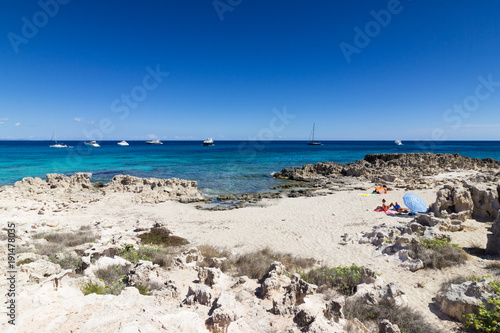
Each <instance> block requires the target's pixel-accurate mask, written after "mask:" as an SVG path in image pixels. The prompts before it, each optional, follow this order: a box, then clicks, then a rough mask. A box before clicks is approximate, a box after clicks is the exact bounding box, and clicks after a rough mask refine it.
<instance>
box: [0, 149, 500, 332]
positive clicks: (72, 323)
mask: <svg viewBox="0 0 500 333" xmlns="http://www.w3.org/2000/svg"><path fill="white" fill-rule="evenodd" d="M275 176H276V177H278V178H286V179H291V180H294V182H292V183H288V184H284V185H282V186H279V187H277V188H276V189H275V192H269V193H258V194H251V195H250V194H242V195H235V196H233V195H225V196H224V195H221V196H219V197H218V198H216V199H217V200H218V201H219V203H218V204H217V205H215V206H214V207H212V208H207V207H201V209H200V207H198V206H200V205H203V204H207V203H211V202H212V200H213V199H210V200H207V198H206V197H205V196H203V194H202V193H201V192H200V191H199V190H198V189H197V184H196V182H193V181H187V180H181V179H175V178H174V179H154V178H150V179H145V178H137V177H132V176H115V177H114V178H113V179H112V180H111V181H110V182H109V183H107V184H99V183H92V182H91V174H88V173H78V174H75V175H73V176H70V177H68V176H65V175H58V174H49V175H47V180H42V179H40V178H25V179H23V180H22V181H19V182H17V183H15V184H14V185H13V186H4V187H2V188H0V198H2V206H1V207H0V210H1V211H2V214H3V215H4V216H6V221H12V222H13V223H16V225H17V227H16V232H17V236H16V244H17V246H18V248H19V252H18V253H17V258H16V261H17V266H18V267H19V275H18V277H19V278H18V281H19V288H20V290H21V294H20V296H19V301H20V303H19V304H20V313H21V317H20V326H19V327H18V328H19V329H20V330H19V332H31V331H33V330H34V329H35V327H36V329H41V330H42V331H43V330H45V331H57V330H58V329H59V331H71V330H77V329H79V330H82V331H86V332H102V331H117V332H139V331H142V332H144V331H146V332H156V331H160V332H161V331H164V332H179V331H182V332H212V333H219V332H220V333H222V332H267V331H269V332H290V333H292V332H297V333H298V332H363V333H370V332H400V331H405V330H407V329H408V328H407V327H406V326H404V325H405V322H404V321H403V322H396V320H397V318H395V317H394V319H391V320H387V319H388V317H387V316H388V315H386V314H385V312H384V314H381V315H380V316H381V317H376V320H373V318H372V319H370V318H365V319H363V318H362V314H353V312H352V311H353V310H352V309H353V307H360V306H361V307H367V308H366V309H369V310H366V311H374V313H375V312H377V311H378V310H377V309H379V308H380V309H386V308H385V307H388V308H387V309H393V310H394V311H395V312H396V313H397V312H401V311H405V313H407V314H408V315H412V316H413V315H415V316H416V314H420V315H421V316H423V319H422V318H420V317H419V318H420V319H419V320H422V321H421V322H419V323H421V324H422V325H424V324H425V325H426V326H425V327H426V328H425V330H426V332H439V331H441V332H444V331H447V332H448V331H450V332H451V331H455V332H459V331H460V330H461V328H460V327H461V325H462V324H461V323H463V322H464V321H465V319H464V317H463V316H464V315H468V314H471V313H474V312H475V311H477V310H478V309H479V308H480V305H481V304H484V305H485V306H488V305H487V304H488V299H492V298H496V297H497V296H496V294H495V291H494V289H493V287H492V283H496V282H495V281H497V280H498V279H499V278H500V264H499V263H498V260H499V255H500V253H499V249H500V213H499V212H500V201H499V193H500V162H498V161H494V160H490V159H485V160H479V159H470V158H467V157H461V156H458V155H442V154H436V155H433V154H393V155H387V154H378V155H367V156H366V157H365V159H364V160H361V161H356V162H353V163H350V164H347V165H341V164H336V163H330V162H324V163H317V164H314V165H306V166H303V167H300V168H289V169H284V170H282V171H281V172H280V173H278V174H276V175H275ZM375 185H386V186H387V187H388V188H389V194H387V195H386V196H387V198H389V197H390V196H391V195H393V197H392V198H394V199H397V198H400V197H401V196H402V194H404V193H405V191H406V190H412V191H416V192H417V193H422V194H425V195H427V202H428V203H429V213H428V214H421V215H417V216H415V217H410V216H408V215H406V214H403V215H397V214H396V213H394V215H386V214H384V213H376V212H373V210H372V209H373V208H374V207H372V205H373V204H375V203H378V202H379V201H380V199H381V197H377V196H371V197H370V196H368V197H366V196H360V194H366V193H367V192H368V191H369V192H371V190H372V189H373V187H374V186H375ZM419 191H420V192H419ZM295 197H300V198H298V199H288V198H295ZM312 197H314V198H312ZM276 198H281V200H273V199H276ZM345 198H347V199H345ZM266 199H271V200H266ZM394 199H391V200H394ZM398 200H399V199H398ZM179 203H182V204H179ZM260 203H264V204H262V205H261V206H258V205H259V204H260ZM186 204H188V205H186ZM220 207H223V208H220ZM245 207H247V208H245ZM260 207H262V208H260ZM195 208H198V209H195ZM234 208H243V209H238V210H236V211H229V210H233V209H234ZM206 210H212V211H206ZM219 210H224V211H220V212H219ZM226 210H227V211H226ZM167 227H168V229H170V230H174V231H175V233H176V234H179V233H180V234H181V235H182V236H183V237H185V238H186V239H187V241H188V242H191V243H192V244H193V245H194V246H193V245H182V244H185V242H184V241H183V240H182V239H181V238H179V237H175V236H174V237H172V234H171V232H170V231H169V230H166V229H165V228H167ZM171 228H173V229H171ZM163 229H165V230H164V232H163V233H164V234H167V235H168V237H167V238H169V240H168V241H169V242H171V241H174V240H175V241H176V242H177V243H176V244H174V243H165V245H162V246H159V245H154V246H151V245H148V244H149V243H147V242H146V243H145V241H143V240H144V239H146V238H145V237H146V236H147V234H150V233H153V232H154V231H159V230H163ZM349 230H350V231H349ZM472 235H474V241H475V242H476V243H474V244H476V245H474V244H471V243H469V242H470V241H469V238H471V236H472ZM2 236H3V235H2ZM162 237H163V236H162ZM212 238H213V240H212ZM151 239H153V238H151ZM262 239H269V242H270V243H267V245H268V246H269V244H271V245H273V244H281V245H280V246H277V247H280V248H281V249H292V250H291V253H293V255H283V256H282V257H280V258H282V261H283V260H289V258H291V257H293V258H295V259H294V260H297V261H304V260H305V259H306V255H305V254H304V253H313V254H314V256H315V260H314V263H313V265H312V266H309V267H307V268H300V269H299V268H297V267H295V266H294V265H295V263H289V264H287V265H289V266H288V267H287V266H286V265H285V264H284V263H283V262H279V261H278V260H276V259H275V258H276V256H278V255H277V254H274V253H272V255H271V257H272V258H273V259H272V260H271V261H266V260H268V259H258V260H257V261H259V260H261V261H265V264H266V265H267V267H266V271H265V274H264V275H259V276H258V277H249V276H248V275H246V276H245V274H236V273H235V270H237V269H239V266H241V267H243V266H248V267H253V265H255V264H256V262H255V260H256V259H255V258H260V257H259V256H260V255H261V254H262V253H264V252H265V251H267V250H265V249H264V250H262V251H260V252H258V251H257V252H254V253H252V254H249V255H248V256H246V257H245V252H244V251H240V250H239V248H241V247H245V246H247V247H249V248H252V249H255V245H254V244H256V243H258V242H259V241H261V240H262ZM457 239H458V240H461V242H462V247H458V245H453V244H454V242H455V240H457ZM187 241H186V242H187ZM210 241H212V243H214V244H216V245H217V246H221V247H222V244H223V243H224V244H226V246H227V248H226V250H224V252H223V251H222V250H220V249H219V250H217V249H215V250H212V252H210V251H208V252H207V250H206V246H204V244H207V242H210ZM264 243H265V242H264ZM156 244H157V243H156ZM463 244H465V246H464V245H463ZM478 244H479V245H478ZM63 245H64V246H63ZM433 246H434V247H436V246H437V247H436V248H437V250H436V249H433ZM442 246H443V247H442ZM204 248H205V250H204ZM257 248H259V247H258V246H257ZM351 248H352V250H350V249H351ZM474 251H475V252H474ZM202 252H203V254H202ZM259 253H260V254H259ZM3 254H5V253H3ZM344 257H345V260H347V262H348V263H349V262H350V263H356V265H354V264H353V265H352V266H336V267H333V268H332V267H331V266H330V267H326V266H323V265H322V264H321V263H320V262H321V261H323V260H324V259H325V258H330V259H331V260H334V261H336V260H338V261H340V262H343V263H345V261H344ZM6 258H7V256H6V255H3V256H2V257H1V258H0V264H1V269H2V274H3V275H5V274H6V272H5V267H7V262H6ZM242 258H246V259H242ZM287 258H288V259H287ZM245 260H246V262H245ZM228 263H230V264H231V265H233V266H232V267H233V268H232V271H231V270H229V271H227V270H226V269H225V268H224V267H226V266H227V265H228ZM238 265H239V266H238ZM339 267H340V268H339ZM348 267H351V268H350V269H354V270H356V269H358V268H359V269H360V270H359V271H356V272H357V273H356V274H358V273H359V276H358V278H359V281H358V280H356V281H357V282H356V283H355V285H350V287H349V288H351V291H352V293H351V294H349V295H342V293H340V292H339V291H338V290H337V289H335V288H331V287H330V288H329V289H328V288H326V287H325V286H324V285H322V284H321V283H323V282H322V280H321V278H317V279H316V280H313V279H312V276H313V275H312V274H313V273H311V272H314V271H315V270H318V269H319V271H318V272H319V273H317V274H319V277H321V274H326V273H325V272H329V273H328V274H330V273H331V272H334V271H335V270H336V269H337V270H338V269H341V270H346V269H348ZM342 272H344V273H342V274H345V271H342ZM350 272H351V273H352V271H350ZM465 272H466V273H465ZM299 273H300V274H299ZM379 274H383V279H382V278H381V277H380V276H379ZM464 274H468V275H464ZM110 276H111V277H110ZM457 276H458V277H460V278H461V279H457ZM112 277H113V278H114V280H113V278H112ZM450 278H454V279H451V280H450ZM103 279H104V280H105V281H106V282H105V281H104V280H103ZM434 279H437V280H438V281H439V283H438V282H437V281H436V282H433V280H434ZM108 280H109V281H111V282H109V281H108ZM5 281H6V280H5V279H2V282H1V283H0V286H2V288H3V287H4V285H5ZM313 281H316V283H318V284H315V283H314V282H313ZM408 281H410V282H408ZM447 281H450V282H447ZM441 283H442V285H443V286H442V287H440V288H439V285H440V284H441ZM446 283H448V284H446ZM426 284H429V285H431V286H430V287H427V286H426ZM92 288H93V289H92ZM325 288H326V289H325ZM89 289H91V290H90V291H92V290H94V289H95V290H94V291H96V292H95V293H92V292H90V291H89ZM84 291H85V292H84ZM87 292H88V295H86V296H85V293H87ZM96 293H97V294H96ZM99 293H103V294H99ZM349 309H350V310H349ZM429 309H432V311H430V310H429ZM384 311H386V310H384ZM387 311H388V310H387ZM384 316H386V317H384ZM40 318H43V320H42V319H40ZM391 318H393V317H391ZM415 318H417V317H415ZM424 319H425V320H424ZM2 325H3V324H2ZM58 325H59V326H58ZM398 325H403V326H401V327H398ZM3 328H6V326H5V325H4V326H2V330H3Z"/></svg>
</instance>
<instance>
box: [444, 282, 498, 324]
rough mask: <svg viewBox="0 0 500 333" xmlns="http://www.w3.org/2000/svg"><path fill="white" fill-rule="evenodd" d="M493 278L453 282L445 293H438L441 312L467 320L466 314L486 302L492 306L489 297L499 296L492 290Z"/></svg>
mask: <svg viewBox="0 0 500 333" xmlns="http://www.w3.org/2000/svg"><path fill="white" fill-rule="evenodd" d="M491 280H492V279H483V280H482V281H479V282H475V281H467V282H464V283H462V284H452V285H451V286H450V287H449V288H448V290H447V291H446V292H444V293H438V294H437V295H436V299H437V301H438V302H439V303H440V304H441V305H440V309H441V312H442V313H444V314H445V315H447V316H449V317H452V318H454V319H456V320H459V321H461V322H465V319H464V318H463V316H464V315H467V314H469V313H473V312H475V311H477V310H478V309H479V307H480V306H481V305H482V304H484V305H485V306H486V307H487V308H491V304H489V303H488V298H490V297H497V296H496V295H495V294H494V293H493V292H492V290H491V286H490V284H489V282H490V281H491Z"/></svg>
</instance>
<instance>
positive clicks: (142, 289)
mask: <svg viewBox="0 0 500 333" xmlns="http://www.w3.org/2000/svg"><path fill="white" fill-rule="evenodd" d="M135 287H136V288H137V290H139V293H140V294H141V295H146V296H150V295H151V293H150V292H149V291H148V287H147V286H143V285H142V284H138V285H136V286H135Z"/></svg>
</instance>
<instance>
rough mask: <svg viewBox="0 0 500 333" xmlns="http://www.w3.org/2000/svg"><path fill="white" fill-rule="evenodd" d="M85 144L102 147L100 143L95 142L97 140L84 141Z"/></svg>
mask: <svg viewBox="0 0 500 333" xmlns="http://www.w3.org/2000/svg"><path fill="white" fill-rule="evenodd" d="M84 144H85V145H86V146H88V147H94V148H99V147H100V145H99V144H98V143H97V142H95V141H90V142H84Z"/></svg>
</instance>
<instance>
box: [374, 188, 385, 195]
mask: <svg viewBox="0 0 500 333" xmlns="http://www.w3.org/2000/svg"><path fill="white" fill-rule="evenodd" d="M373 194H387V187H386V186H380V187H375V191H373Z"/></svg>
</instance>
